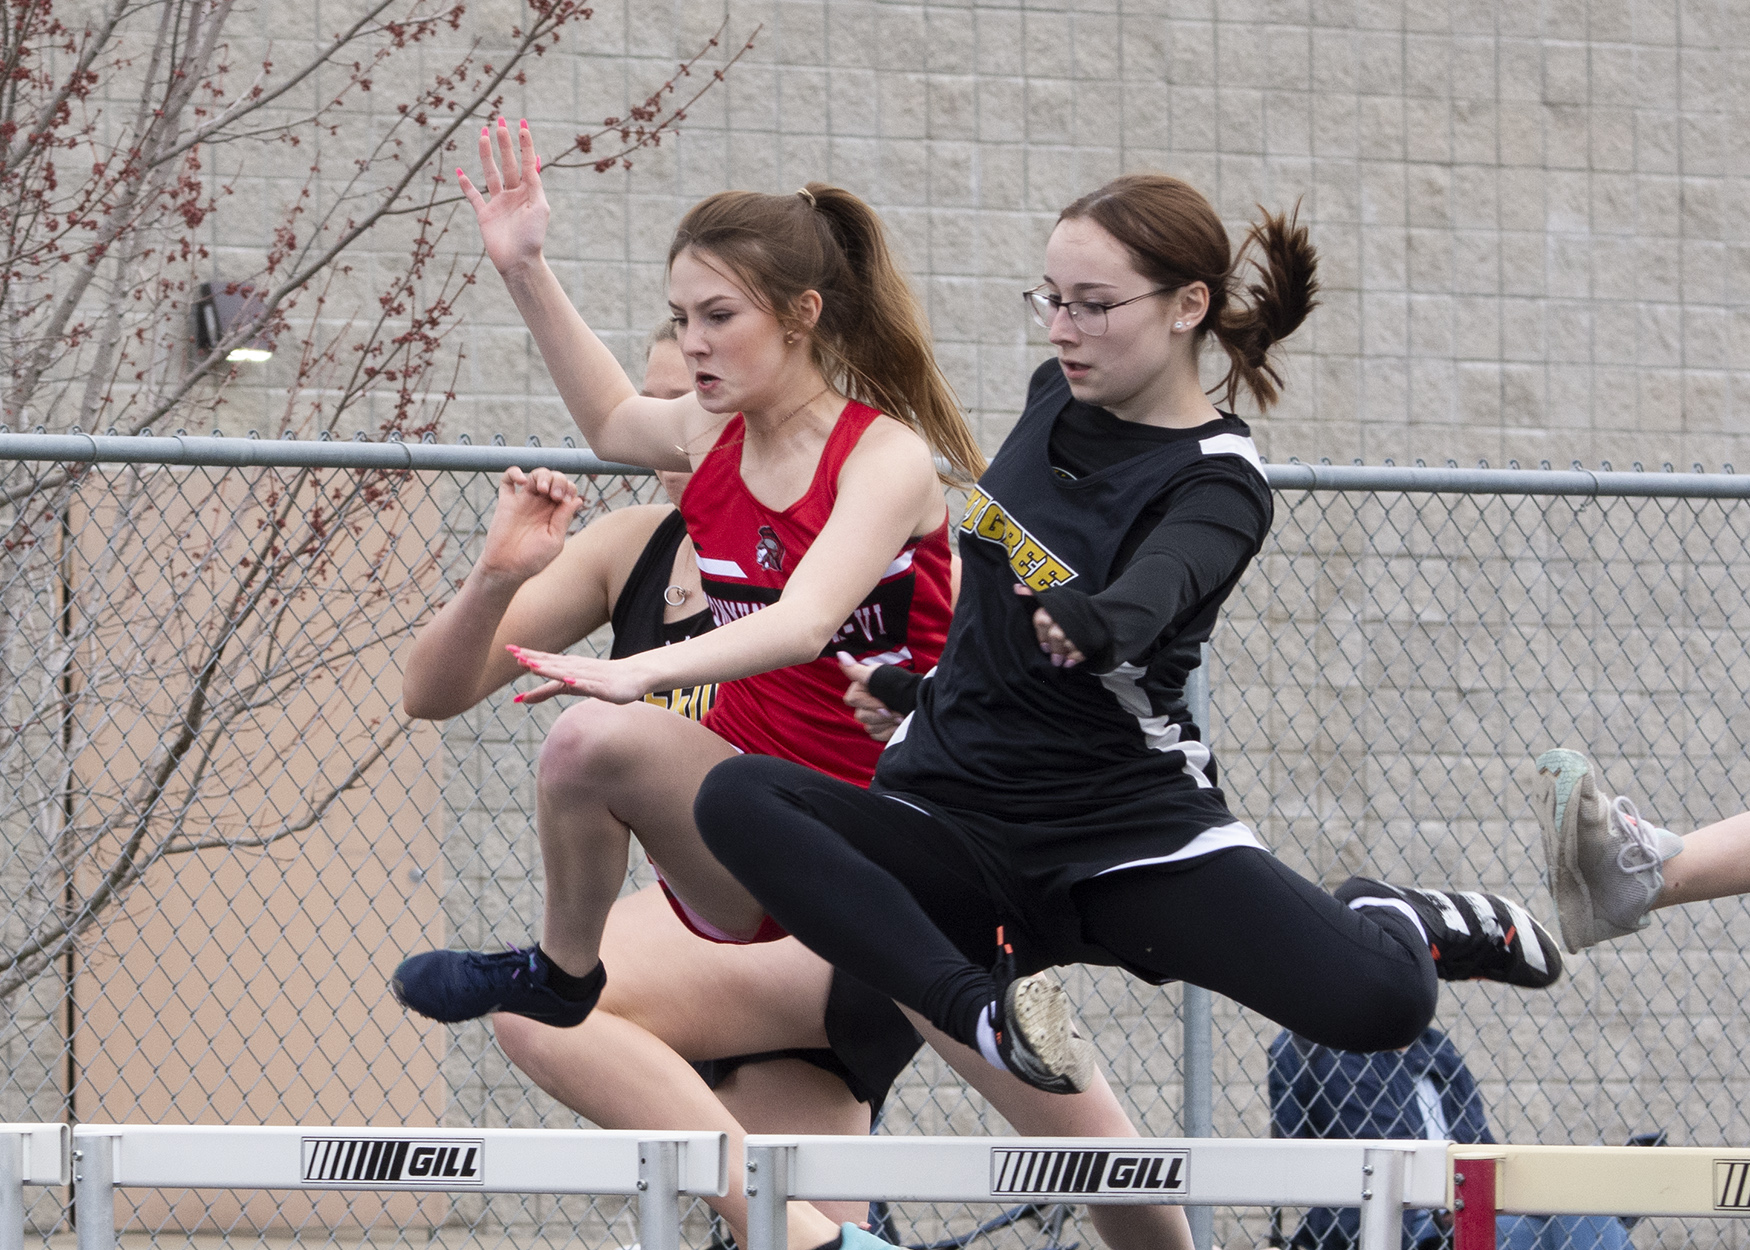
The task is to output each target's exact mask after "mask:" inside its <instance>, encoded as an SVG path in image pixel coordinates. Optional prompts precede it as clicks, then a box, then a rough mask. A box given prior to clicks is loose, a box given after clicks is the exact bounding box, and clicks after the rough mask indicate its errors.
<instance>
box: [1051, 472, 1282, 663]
mask: <svg viewBox="0 0 1750 1250" xmlns="http://www.w3.org/2000/svg"><path fill="white" fill-rule="evenodd" d="M1245 472H1247V473H1251V472H1252V470H1251V469H1250V467H1247V468H1246V470H1245ZM1236 486H1238V487H1239V488H1238V489H1236ZM1269 527H1270V500H1269V494H1268V487H1265V486H1263V485H1262V483H1261V482H1260V483H1259V484H1258V485H1257V486H1256V487H1255V488H1251V487H1250V484H1249V483H1247V482H1245V480H1244V479H1236V478H1234V477H1232V476H1230V475H1229V473H1228V472H1225V471H1220V470H1218V471H1216V472H1211V473H1203V474H1199V475H1198V476H1196V477H1195V478H1192V479H1191V480H1189V481H1187V482H1186V483H1185V484H1183V485H1181V486H1178V487H1176V488H1175V489H1174V491H1173V493H1172V495H1171V497H1170V498H1169V499H1168V501H1167V509H1166V512H1165V514H1164V515H1163V516H1162V517H1161V519H1160V521H1159V522H1158V523H1157V524H1156V525H1155V527H1154V529H1153V530H1152V531H1151V532H1150V533H1149V535H1148V536H1147V537H1146V538H1144V539H1143V540H1142V542H1141V544H1140V545H1139V546H1138V547H1137V548H1136V553H1135V555H1133V556H1132V557H1131V559H1130V563H1129V564H1128V565H1126V566H1125V568H1124V571H1123V572H1122V573H1120V574H1119V575H1118V577H1117V578H1115V579H1114V580H1113V581H1112V583H1111V585H1109V586H1107V587H1106V589H1105V590H1102V591H1100V592H1099V593H1098V594H1093V595H1088V594H1084V593H1082V592H1081V591H1079V590H1076V589H1074V588H1073V587H1070V586H1059V587H1056V588H1054V589H1051V590H1046V591H1042V592H1040V594H1039V596H1038V598H1039V605H1040V606H1041V607H1043V608H1044V609H1045V610H1046V611H1047V612H1048V613H1050V615H1051V619H1052V620H1054V621H1056V622H1057V624H1058V625H1059V626H1061V627H1062V629H1063V632H1064V633H1066V634H1068V635H1069V637H1070V639H1071V641H1073V642H1074V643H1075V644H1076V647H1077V649H1078V650H1080V651H1081V653H1082V654H1083V655H1085V656H1086V657H1087V661H1086V662H1087V663H1088V664H1090V665H1091V666H1092V667H1093V669H1094V671H1095V672H1106V671H1108V670H1109V669H1112V668H1114V667H1115V666H1117V665H1118V664H1120V663H1122V662H1123V661H1126V660H1133V659H1136V658H1137V657H1138V656H1139V655H1141V654H1142V653H1143V652H1144V651H1145V650H1146V649H1147V648H1148V647H1149V645H1150V644H1152V643H1153V642H1154V641H1155V639H1157V638H1159V637H1160V636H1161V633H1162V632H1163V631H1165V630H1167V629H1169V628H1170V627H1172V626H1173V625H1174V624H1175V623H1179V622H1183V621H1185V620H1186V619H1188V618H1189V617H1191V616H1192V615H1193V614H1195V612H1196V610H1197V609H1198V607H1199V606H1200V605H1201V604H1202V603H1203V602H1204V601H1205V600H1207V599H1208V598H1209V596H1211V595H1213V594H1215V593H1216V592H1217V591H1218V590H1220V588H1221V587H1223V586H1225V585H1226V584H1227V583H1228V582H1229V581H1231V580H1232V579H1233V577H1234V576H1235V574H1237V573H1238V572H1239V570H1240V569H1241V568H1242V567H1244V565H1245V563H1246V561H1248V560H1250V559H1251V558H1252V557H1253V556H1254V555H1256V554H1257V551H1258V548H1259V547H1260V546H1262V545H1263V542H1264V536H1265V534H1266V532H1267V531H1268V530H1269Z"/></svg>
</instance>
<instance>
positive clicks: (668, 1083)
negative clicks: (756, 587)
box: [492, 713, 869, 1250]
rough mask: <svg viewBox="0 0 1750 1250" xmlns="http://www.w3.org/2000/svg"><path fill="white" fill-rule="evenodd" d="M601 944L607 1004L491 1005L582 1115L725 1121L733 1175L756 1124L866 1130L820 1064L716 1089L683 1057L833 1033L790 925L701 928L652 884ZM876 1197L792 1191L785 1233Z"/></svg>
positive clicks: (732, 1216)
mask: <svg viewBox="0 0 1750 1250" xmlns="http://www.w3.org/2000/svg"><path fill="white" fill-rule="evenodd" d="M664 715H669V716H672V715H673V714H672V713H664ZM676 719H678V718H676ZM602 955H603V957H604V958H605V959H606V961H607V963H608V964H609V965H610V966H611V967H612V969H613V973H612V975H611V976H610V977H609V980H608V984H607V987H606V989H605V991H604V992H603V995H602V1000H601V1003H600V1005H599V1006H598V1007H597V1008H596V1010H595V1011H594V1012H593V1013H591V1015H590V1016H589V1018H588V1019H586V1020H585V1021H584V1022H583V1023H582V1024H580V1025H578V1026H576V1027H575V1028H568V1029H557V1028H552V1027H550V1026H548V1025H545V1024H539V1023H536V1022H535V1021H533V1020H530V1019H527V1018H526V1017H523V1016H516V1015H509V1014H499V1015H495V1016H493V1017H492V1022H493V1025H494V1027H495V1028H496V1029H497V1031H498V1040H499V1043H500V1044H501V1045H502V1046H503V1047H504V1050H505V1053H506V1054H507V1055H508V1056H509V1057H510V1059H511V1061H512V1062H513V1063H515V1064H516V1065H517V1067H519V1068H521V1069H522V1070H523V1071H524V1072H526V1073H528V1075H529V1076H530V1077H531V1078H532V1079H533V1080H534V1081H535V1083H536V1084H537V1085H539V1086H540V1087H541V1088H542V1089H544V1090H546V1091H547V1092H548V1093H549V1094H551V1095H552V1096H553V1097H554V1098H557V1099H558V1100H559V1101H560V1102H562V1103H564V1104H565V1105H566V1106H568V1107H570V1108H571V1109H572V1110H574V1111H576V1112H577V1113H578V1114H580V1115H582V1116H583V1117H584V1118H586V1119H588V1120H591V1121H593V1122H594V1123H596V1124H598V1125H600V1126H602V1127H603V1128H647V1129H664V1128H667V1129H695V1130H700V1129H702V1130H715V1131H718V1132H722V1133H726V1134H728V1136H729V1149H730V1160H729V1175H730V1176H731V1177H735V1178H739V1177H740V1176H741V1174H742V1139H743V1138H744V1137H745V1135H746V1134H747V1133H749V1132H755V1133H777V1132H798V1133H849V1134H856V1133H866V1132H868V1131H869V1108H868V1107H867V1106H866V1105H864V1104H863V1103H860V1102H858V1101H857V1100H856V1099H855V1098H854V1097H852V1095H851V1091H850V1090H849V1089H847V1088H846V1087H845V1084H844V1082H843V1081H841V1080H839V1079H838V1078H837V1077H835V1076H832V1075H831V1074H829V1073H826V1072H823V1071H821V1070H820V1069H819V1068H816V1067H814V1066H813V1065H811V1064H806V1063H802V1062H800V1061H778V1062H776V1063H772V1064H758V1065H753V1066H751V1067H747V1068H742V1069H740V1070H738V1071H737V1072H736V1073H735V1074H734V1075H733V1076H732V1077H731V1079H730V1081H728V1082H726V1083H725V1086H724V1087H723V1089H722V1091H720V1093H721V1096H720V1093H714V1092H713V1091H712V1090H711V1089H710V1088H709V1087H708V1086H707V1085H706V1084H705V1082H704V1081H703V1080H701V1079H700V1077H699V1074H698V1073H697V1072H695V1071H694V1070H693V1068H692V1066H691V1065H690V1064H689V1063H688V1062H687V1060H688V1059H690V1058H691V1059H706V1058H720V1057H723V1056H727V1055H738V1054H754V1053H758V1052H760V1051H765V1050H783V1049H790V1048H796V1047H817V1046H825V1045H826V1044H827V1039H826V1027H825V1024H824V1020H825V1015H826V996H827V991H828V987H829V986H830V983H831V978H832V970H831V969H830V968H829V967H828V966H827V965H826V964H825V963H824V962H822V961H821V960H820V958H819V957H818V956H816V955H814V954H812V953H811V952H809V951H808V950H807V949H805V948H804V947H803V946H802V945H801V944H800V943H799V942H797V941H796V940H795V939H794V938H789V939H786V940H784V941H782V942H768V943H762V944H760V945H758V946H724V945H720V944H718V943H714V942H706V941H702V940H701V939H699V938H698V937H695V936H694V935H693V934H691V933H689V932H687V930H686V929H685V928H683V927H682V926H681V924H680V922H679V921H678V920H676V919H675V916H674V913H673V912H672V911H671V910H670V909H669V906H668V903H667V901H666V900H665V899H663V897H662V895H661V893H660V892H659V891H657V890H656V889H655V888H654V887H652V888H650V889H647V890H643V891H640V892H639V893H638V894H635V895H633V896H631V897H630V898H627V899H624V900H622V901H621V902H620V903H619V904H618V905H617V906H615V907H614V908H613V911H612V913H611V914H610V916H609V919H608V923H607V927H606V932H605V934H604V936H603V939H602ZM765 1068H773V1069H777V1068H782V1069H783V1070H784V1071H783V1072H782V1073H778V1072H770V1073H768V1072H762V1071H761V1069H765ZM750 1078H751V1079H750ZM739 1189H740V1187H739V1186H738V1185H732V1186H731V1192H730V1193H729V1194H728V1195H726V1196H725V1197H722V1198H707V1199H706V1202H707V1203H708V1204H709V1205H710V1206H711V1208H712V1209H713V1210H714V1211H716V1212H717V1213H718V1214H719V1215H721V1216H722V1217H723V1219H724V1220H725V1221H726V1222H727V1223H728V1224H729V1226H730V1229H731V1230H732V1232H733V1233H734V1234H735V1238H736V1241H737V1244H740V1245H746V1244H747V1199H746V1198H745V1197H744V1196H743V1195H742V1194H741V1193H740V1192H739ZM867 1209H868V1208H867V1205H866V1204H863V1203H850V1202H846V1203H822V1204H820V1206H819V1207H816V1206H814V1205H812V1204H809V1203H803V1202H793V1203H791V1204H790V1211H789V1244H790V1246H791V1247H792V1250H811V1248H812V1247H814V1246H819V1245H822V1244H824V1243H826V1242H828V1241H831V1240H832V1239H833V1238H834V1237H835V1236H837V1234H838V1226H839V1224H840V1223H842V1222H843V1221H846V1220H851V1221H854V1222H859V1223H860V1222H861V1221H862V1220H863V1219H864V1218H865V1214H866V1212H867Z"/></svg>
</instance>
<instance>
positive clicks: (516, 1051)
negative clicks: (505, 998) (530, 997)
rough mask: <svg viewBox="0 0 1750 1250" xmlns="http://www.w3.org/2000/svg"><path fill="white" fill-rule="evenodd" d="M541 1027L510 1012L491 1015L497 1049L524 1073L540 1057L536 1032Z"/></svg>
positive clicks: (524, 1017) (525, 1017)
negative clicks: (496, 1038) (496, 1039)
mask: <svg viewBox="0 0 1750 1250" xmlns="http://www.w3.org/2000/svg"><path fill="white" fill-rule="evenodd" d="M542 1027H543V1026H542V1025H540V1024H537V1023H536V1022H535V1021H533V1020H531V1019H529V1018H528V1017H527V1016H519V1015H516V1014H514V1013H512V1012H507V1011H498V1012H494V1013H493V1015H492V1031H493V1032H494V1033H495V1034H497V1036H498V1045H499V1049H501V1050H503V1051H504V1055H505V1058H507V1059H509V1060H510V1061H511V1062H512V1063H514V1064H515V1065H516V1066H517V1067H518V1068H520V1069H522V1070H523V1071H524V1072H527V1071H529V1069H530V1067H531V1065H533V1064H534V1063H535V1062H536V1060H537V1058H538V1057H539V1055H540V1049H539V1046H538V1044H537V1043H538V1040H539V1039H538V1036H537V1030H539V1029H541V1028H542Z"/></svg>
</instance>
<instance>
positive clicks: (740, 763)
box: [693, 755, 807, 872]
mask: <svg viewBox="0 0 1750 1250" xmlns="http://www.w3.org/2000/svg"><path fill="white" fill-rule="evenodd" d="M798 767H800V766H799V765H796V764H792V763H790V762H789V761H788V760H780V759H774V758H773V757H771V756H769V755H737V756H734V757H733V758H731V759H727V760H724V761H723V762H722V763H721V764H718V765H717V766H716V767H715V768H713V769H712V770H711V771H710V772H708V773H706V774H705V780H704V782H703V783H701V784H700V786H699V793H698V795H697V796H696V797H695V798H694V799H693V823H694V824H695V825H697V826H698V828H699V836H700V837H702V838H703V839H704V840H705V845H706V846H707V847H709V848H710V850H711V853H712V854H713V855H715V856H716V857H717V858H718V860H719V861H720V862H721V863H722V864H723V865H724V866H725V867H727V868H728V869H730V871H732V872H733V871H735V869H736V867H737V865H738V864H739V863H742V862H754V863H757V862H759V861H760V860H762V859H766V858H770V853H771V843H770V841H769V840H767V835H768V834H769V833H770V831H771V829H770V822H769V821H768V820H767V819H765V818H764V813H767V812H769V811H771V810H772V805H773V804H774V803H782V802H783V797H782V796H783V795H784V794H785V792H786V790H787V786H786V784H785V783H786V780H787V779H788V778H789V777H790V776H791V775H792V774H793V771H794V770H795V769H797V768H798ZM803 771H804V772H806V771H807V770H803Z"/></svg>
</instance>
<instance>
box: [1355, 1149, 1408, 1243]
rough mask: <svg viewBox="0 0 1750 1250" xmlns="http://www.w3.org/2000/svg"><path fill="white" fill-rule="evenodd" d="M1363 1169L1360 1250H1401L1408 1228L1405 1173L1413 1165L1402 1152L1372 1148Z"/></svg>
mask: <svg viewBox="0 0 1750 1250" xmlns="http://www.w3.org/2000/svg"><path fill="white" fill-rule="evenodd" d="M1364 1159H1365V1162H1363V1163H1362V1165H1361V1175H1362V1176H1363V1177H1364V1178H1365V1179H1364V1181H1363V1182H1362V1189H1361V1246H1360V1250H1398V1246H1399V1242H1400V1241H1401V1240H1402V1236H1403V1227H1404V1171H1405V1168H1406V1166H1407V1164H1408V1162H1409V1158H1408V1156H1407V1155H1406V1154H1405V1152H1404V1151H1402V1150H1394V1149H1392V1148H1391V1147H1389V1146H1382V1147H1377V1148H1375V1147H1370V1148H1369V1149H1368V1151H1367V1154H1366V1155H1365V1156H1364Z"/></svg>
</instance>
